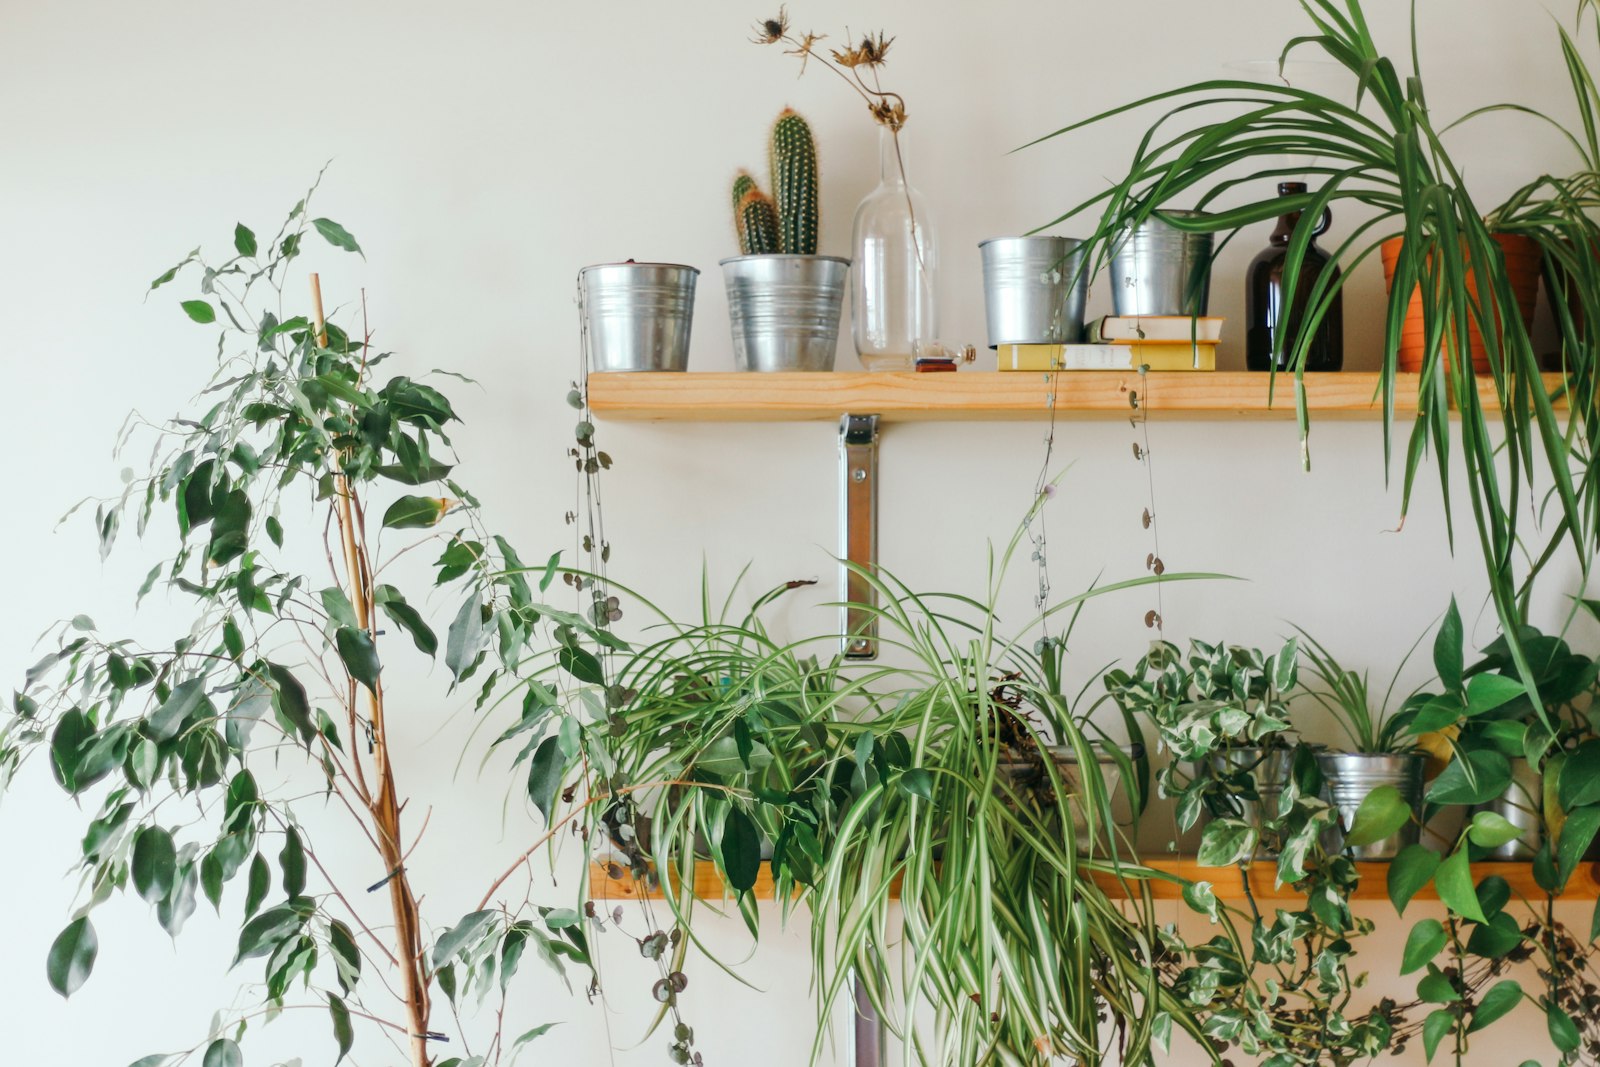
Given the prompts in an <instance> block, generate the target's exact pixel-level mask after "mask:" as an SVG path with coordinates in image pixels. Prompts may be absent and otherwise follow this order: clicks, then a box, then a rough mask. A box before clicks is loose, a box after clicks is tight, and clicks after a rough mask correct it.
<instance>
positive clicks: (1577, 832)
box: [1556, 804, 1600, 886]
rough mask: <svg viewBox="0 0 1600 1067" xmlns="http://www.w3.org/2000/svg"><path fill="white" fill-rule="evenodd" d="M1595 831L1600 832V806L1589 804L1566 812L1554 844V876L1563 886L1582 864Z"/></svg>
mask: <svg viewBox="0 0 1600 1067" xmlns="http://www.w3.org/2000/svg"><path fill="white" fill-rule="evenodd" d="M1597 830H1600V805H1594V804H1591V805H1589V806H1588V807H1583V808H1577V809H1575V810H1572V811H1569V812H1567V818H1566V820H1565V821H1564V822H1563V823H1562V824H1561V839H1560V840H1559V841H1557V842H1556V870H1557V875H1556V876H1557V877H1558V878H1559V879H1560V880H1561V884H1562V885H1563V886H1564V885H1566V884H1567V879H1568V878H1571V877H1572V872H1573V871H1575V870H1577V869H1578V864H1579V863H1582V862H1583V854H1584V853H1585V852H1587V851H1588V850H1589V844H1590V842H1592V841H1593V840H1594V837H1595V832H1596V831H1597Z"/></svg>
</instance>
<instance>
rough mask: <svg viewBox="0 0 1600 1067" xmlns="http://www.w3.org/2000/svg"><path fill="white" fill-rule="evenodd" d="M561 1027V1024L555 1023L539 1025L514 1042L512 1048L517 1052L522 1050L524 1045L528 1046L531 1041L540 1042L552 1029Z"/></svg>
mask: <svg viewBox="0 0 1600 1067" xmlns="http://www.w3.org/2000/svg"><path fill="white" fill-rule="evenodd" d="M560 1025H561V1024H560V1023H559V1022H554V1023H543V1024H541V1025H539V1026H535V1027H534V1028H533V1029H532V1030H529V1031H528V1032H527V1033H525V1034H523V1035H522V1036H520V1037H518V1038H517V1039H516V1040H515V1041H513V1042H512V1043H511V1048H512V1050H513V1051H515V1050H516V1049H519V1048H521V1047H522V1046H523V1045H526V1044H527V1043H528V1042H530V1041H536V1040H538V1039H539V1038H541V1037H543V1036H544V1035H545V1034H548V1033H549V1032H550V1031H551V1029H552V1028H554V1027H557V1026H560Z"/></svg>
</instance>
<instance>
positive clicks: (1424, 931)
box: [1400, 919, 1448, 974]
mask: <svg viewBox="0 0 1600 1067" xmlns="http://www.w3.org/2000/svg"><path fill="white" fill-rule="evenodd" d="M1447 940H1448V938H1447V937H1446V936H1445V932H1444V924H1443V923H1441V922H1440V921H1439V920H1438V919H1423V920H1422V921H1421V922H1419V923H1417V925H1415V926H1413V927H1412V928H1411V933H1410V934H1408V935H1407V936H1406V947H1405V951H1404V952H1402V953H1401V955H1400V973H1401V974H1410V973H1411V972H1412V971H1420V970H1422V968H1424V967H1426V966H1427V965H1428V964H1430V963H1432V962H1433V958H1434V957H1435V956H1437V955H1438V954H1439V950H1440V949H1442V948H1444V945H1445V942H1446V941H1447Z"/></svg>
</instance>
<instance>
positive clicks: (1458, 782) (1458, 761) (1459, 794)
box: [1428, 749, 1511, 804]
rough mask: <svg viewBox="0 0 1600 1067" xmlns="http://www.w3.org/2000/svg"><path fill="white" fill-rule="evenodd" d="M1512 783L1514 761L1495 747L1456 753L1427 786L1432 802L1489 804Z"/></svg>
mask: <svg viewBox="0 0 1600 1067" xmlns="http://www.w3.org/2000/svg"><path fill="white" fill-rule="evenodd" d="M1510 784H1511V762H1510V761H1509V760H1507V759H1506V758H1505V756H1504V755H1502V754H1501V753H1499V752H1496V751H1494V750H1492V749H1477V750H1474V751H1472V752H1468V753H1467V754H1466V755H1465V757H1462V756H1457V757H1456V758H1455V759H1453V760H1451V761H1450V765H1449V766H1447V767H1446V768H1445V769H1444V770H1443V771H1440V772H1439V777H1437V778H1435V779H1434V780H1433V784H1432V785H1431V786H1429V787H1428V802H1429V803H1430V804H1486V803H1488V802H1489V801H1491V800H1493V799H1494V798H1495V797H1497V796H1499V795H1500V794H1501V793H1504V792H1505V791H1506V787H1507V786H1509V785H1510Z"/></svg>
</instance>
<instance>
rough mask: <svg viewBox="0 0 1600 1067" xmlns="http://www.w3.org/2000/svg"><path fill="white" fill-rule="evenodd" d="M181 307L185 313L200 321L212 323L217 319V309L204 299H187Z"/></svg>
mask: <svg viewBox="0 0 1600 1067" xmlns="http://www.w3.org/2000/svg"><path fill="white" fill-rule="evenodd" d="M179 307H181V308H183V313H184V314H185V315H187V316H189V317H190V318H191V319H193V320H194V321H196V322H198V323H202V324H205V323H212V322H216V321H217V309H216V308H214V307H212V306H211V305H210V304H208V303H206V302H205V301H204V300H185V301H184V302H183V303H182V304H180V305H179Z"/></svg>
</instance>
